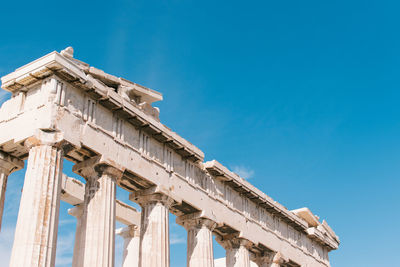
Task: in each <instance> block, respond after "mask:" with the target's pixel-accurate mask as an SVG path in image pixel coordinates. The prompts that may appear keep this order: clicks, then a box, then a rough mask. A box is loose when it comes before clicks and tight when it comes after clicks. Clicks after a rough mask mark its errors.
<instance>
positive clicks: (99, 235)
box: [73, 156, 122, 267]
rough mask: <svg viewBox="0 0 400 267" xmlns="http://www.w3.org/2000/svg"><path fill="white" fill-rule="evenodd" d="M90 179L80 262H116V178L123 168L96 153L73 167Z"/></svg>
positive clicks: (106, 265)
mask: <svg viewBox="0 0 400 267" xmlns="http://www.w3.org/2000/svg"><path fill="white" fill-rule="evenodd" d="M73 171H74V172H76V173H78V174H80V175H82V176H83V177H84V178H85V179H86V184H85V197H84V202H83V214H82V233H81V237H80V239H81V241H80V242H81V244H80V250H81V252H80V254H79V263H77V266H79V267H81V266H85V267H86V266H96V267H112V266H114V255H115V252H114V248H115V194H116V181H117V180H118V179H120V178H121V176H122V171H120V170H118V169H117V168H115V167H111V166H109V165H108V164H106V163H104V161H102V159H101V157H100V156H96V157H93V158H91V159H88V160H86V161H84V162H81V163H78V164H77V165H75V166H74V167H73Z"/></svg>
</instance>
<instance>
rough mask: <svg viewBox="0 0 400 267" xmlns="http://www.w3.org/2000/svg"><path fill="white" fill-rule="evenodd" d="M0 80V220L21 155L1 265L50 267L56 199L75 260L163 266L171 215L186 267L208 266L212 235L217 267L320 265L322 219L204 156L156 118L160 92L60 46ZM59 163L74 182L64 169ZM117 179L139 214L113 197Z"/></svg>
mask: <svg viewBox="0 0 400 267" xmlns="http://www.w3.org/2000/svg"><path fill="white" fill-rule="evenodd" d="M1 81H2V86H1V87H2V89H4V90H6V91H8V92H11V94H12V97H11V98H10V99H9V100H7V101H6V102H4V103H3V105H2V106H1V109H0V183H1V187H0V188H1V190H0V226H1V218H2V216H3V207H4V202H5V201H7V200H6V199H5V190H6V184H7V177H8V175H9V174H10V173H12V172H14V171H18V170H20V169H22V168H24V160H27V161H26V165H27V166H26V175H25V180H24V186H23V192H22V196H21V201H20V207H19V212H18V219H17V225H16V230H15V238H14V244H13V248H12V254H11V259H10V266H11V267H26V266H43V267H44V266H47V267H50V266H55V258H56V257H55V256H56V243H57V230H58V227H59V225H58V221H59V209H60V201H65V202H67V203H70V204H72V205H73V206H74V207H73V208H71V209H70V210H69V214H70V215H71V216H74V217H75V218H76V235H75V245H74V252H73V260H72V266H74V267H78V266H79V267H81V266H85V267H92V266H93V267H94V266H96V267H110V266H114V257H115V253H121V254H123V258H124V262H123V266H124V267H128V266H129V267H138V266H140V267H165V266H170V258H169V257H170V242H169V220H168V218H169V214H170V213H172V214H174V215H176V216H177V220H176V222H177V223H178V224H180V225H182V226H183V227H184V228H185V229H186V230H187V266H188V267H213V266H214V256H213V236H215V238H216V240H217V242H218V243H219V244H221V245H222V247H223V248H224V249H225V250H226V266H227V267H248V266H250V262H253V263H255V264H257V265H258V266H260V267H267V266H272V267H278V266H281V267H295V266H303V267H326V266H330V263H329V257H328V253H329V252H330V251H332V250H336V249H337V248H338V246H339V238H338V236H337V235H336V234H335V233H334V231H333V230H332V229H331V227H330V226H329V225H328V224H327V222H326V221H325V220H323V221H322V222H321V221H320V219H319V218H318V217H317V216H315V215H314V214H313V213H312V212H311V211H310V210H309V209H308V208H300V209H296V210H288V209H286V208H285V207H284V206H283V205H281V204H279V203H278V202H276V201H274V200H273V199H271V198H270V197H269V196H268V195H266V194H265V193H263V192H261V191H260V190H259V189H257V188H256V187H254V186H253V185H251V184H250V183H249V182H248V181H247V180H245V179H243V178H241V177H240V176H238V175H237V174H235V173H233V172H231V171H230V170H229V169H228V168H226V167H225V166H223V165H222V164H221V163H219V162H218V161H216V160H212V161H208V162H204V153H203V152H202V151H201V150H200V149H198V148H197V147H196V146H194V145H193V144H191V143H190V142H188V141H187V140H185V139H183V138H182V137H181V136H179V135H178V134H177V133H175V132H173V131H172V130H171V129H169V128H168V127H167V126H165V125H163V124H162V123H161V122H160V119H159V113H160V111H159V109H158V108H156V107H153V105H152V104H153V103H154V102H157V101H161V100H162V99H163V97H162V95H161V94H160V93H159V92H157V91H154V90H151V89H148V88H146V87H144V86H141V85H139V84H136V83H134V82H131V81H128V80H126V79H124V78H120V77H116V76H113V75H110V74H108V73H105V72H104V71H102V70H100V69H97V68H95V67H92V66H90V65H88V64H86V63H84V62H82V61H80V60H77V59H75V58H74V51H73V49H72V48H71V47H68V48H66V49H65V50H63V51H61V52H60V53H59V52H55V51H54V52H51V53H49V54H47V55H45V56H43V57H41V58H39V59H37V60H35V61H33V62H31V63H29V64H27V65H24V66H22V67H20V68H18V69H16V70H15V71H14V72H12V73H10V74H8V75H6V76H4V77H2V78H1ZM64 159H65V160H69V161H72V162H73V163H74V164H75V165H74V167H73V171H74V172H75V173H76V174H78V175H80V176H82V177H83V178H84V180H85V181H86V182H85V183H82V182H80V181H78V180H76V179H74V178H71V177H68V176H67V175H66V174H65V173H64V172H63V161H64ZM117 186H118V187H120V188H122V189H124V190H127V191H128V192H129V193H130V197H129V199H130V201H133V202H135V203H137V204H139V205H140V207H141V210H140V212H139V211H137V210H136V209H135V208H133V207H132V206H131V205H130V204H129V203H123V202H121V201H119V200H117V199H116V187H117ZM4 216H6V214H5V215H4ZM116 221H119V222H121V223H123V224H124V225H126V227H125V228H123V229H118V230H117V229H115V228H116V226H115V225H116ZM0 234H1V233H0ZM116 234H118V235H120V236H122V237H123V238H124V251H115V235H116Z"/></svg>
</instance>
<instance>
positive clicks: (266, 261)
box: [254, 251, 276, 266]
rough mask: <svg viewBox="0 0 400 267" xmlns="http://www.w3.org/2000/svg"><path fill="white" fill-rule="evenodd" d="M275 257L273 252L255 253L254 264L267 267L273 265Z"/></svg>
mask: <svg viewBox="0 0 400 267" xmlns="http://www.w3.org/2000/svg"><path fill="white" fill-rule="evenodd" d="M275 255H276V253H275V252H273V251H264V252H262V253H257V254H256V255H254V262H256V263H257V264H258V265H259V266H269V265H270V264H272V263H273V260H274V256H275Z"/></svg>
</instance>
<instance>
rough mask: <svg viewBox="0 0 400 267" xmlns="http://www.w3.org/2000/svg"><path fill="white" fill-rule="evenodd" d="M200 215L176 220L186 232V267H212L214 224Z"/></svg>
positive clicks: (188, 215)
mask: <svg viewBox="0 0 400 267" xmlns="http://www.w3.org/2000/svg"><path fill="white" fill-rule="evenodd" d="M200 215H201V214H199V213H191V214H186V215H183V216H181V217H178V218H177V219H176V222H177V223H178V224H180V225H183V227H185V229H186V230H187V266H188V267H214V251H213V240H212V231H213V230H214V227H215V225H216V223H215V222H213V221H211V220H209V219H207V218H202V217H200Z"/></svg>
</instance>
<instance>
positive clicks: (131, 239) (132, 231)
mask: <svg viewBox="0 0 400 267" xmlns="http://www.w3.org/2000/svg"><path fill="white" fill-rule="evenodd" d="M116 234H117V235H120V236H122V238H123V239H124V251H123V260H122V267H138V266H139V246H140V231H139V227H138V226H136V225H129V226H127V227H124V228H120V229H117V232H116Z"/></svg>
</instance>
